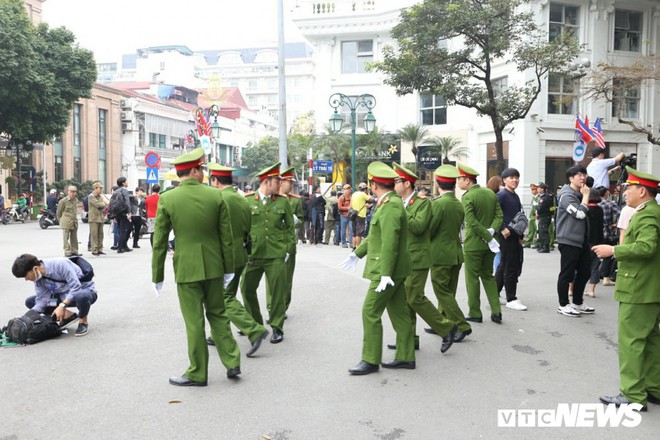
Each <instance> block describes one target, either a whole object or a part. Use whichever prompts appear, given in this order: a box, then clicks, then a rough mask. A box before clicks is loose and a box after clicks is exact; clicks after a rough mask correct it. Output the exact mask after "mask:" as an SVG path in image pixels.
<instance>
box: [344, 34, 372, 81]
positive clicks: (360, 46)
mask: <svg viewBox="0 0 660 440" xmlns="http://www.w3.org/2000/svg"><path fill="white" fill-rule="evenodd" d="M373 45H374V42H373V41H372V40H362V41H342V43H341V73H365V72H366V71H367V63H370V62H372V61H373V60H374V52H373Z"/></svg>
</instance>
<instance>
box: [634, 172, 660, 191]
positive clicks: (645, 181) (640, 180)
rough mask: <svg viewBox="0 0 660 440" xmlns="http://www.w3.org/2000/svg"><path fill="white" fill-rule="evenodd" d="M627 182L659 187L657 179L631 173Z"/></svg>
mask: <svg viewBox="0 0 660 440" xmlns="http://www.w3.org/2000/svg"><path fill="white" fill-rule="evenodd" d="M626 183H627V184H629V185H642V186H648V187H649V188H657V187H658V182H656V181H655V180H648V179H643V178H641V177H639V176H635V175H633V174H630V176H629V177H628V180H626Z"/></svg>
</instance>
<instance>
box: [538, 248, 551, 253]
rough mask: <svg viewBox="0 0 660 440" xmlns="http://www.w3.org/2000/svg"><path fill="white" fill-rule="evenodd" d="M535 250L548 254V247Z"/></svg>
mask: <svg viewBox="0 0 660 440" xmlns="http://www.w3.org/2000/svg"><path fill="white" fill-rule="evenodd" d="M536 252H538V253H539V254H549V253H550V249H537V250H536Z"/></svg>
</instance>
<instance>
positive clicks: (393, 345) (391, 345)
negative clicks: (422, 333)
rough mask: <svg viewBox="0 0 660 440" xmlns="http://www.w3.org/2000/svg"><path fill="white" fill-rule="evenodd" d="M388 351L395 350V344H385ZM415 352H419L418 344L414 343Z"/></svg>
mask: <svg viewBox="0 0 660 440" xmlns="http://www.w3.org/2000/svg"><path fill="white" fill-rule="evenodd" d="M387 348H389V349H390V350H396V344H387ZM415 350H419V342H415Z"/></svg>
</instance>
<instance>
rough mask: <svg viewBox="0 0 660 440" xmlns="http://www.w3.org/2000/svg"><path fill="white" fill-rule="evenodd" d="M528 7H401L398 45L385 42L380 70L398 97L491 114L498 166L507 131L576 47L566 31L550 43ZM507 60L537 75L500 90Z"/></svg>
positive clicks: (434, 2) (431, 2) (486, 0)
mask: <svg viewBox="0 0 660 440" xmlns="http://www.w3.org/2000/svg"><path fill="white" fill-rule="evenodd" d="M530 6H531V5H530V2H529V1H526V0H424V1H423V2H421V3H419V4H417V5H415V6H413V7H411V8H410V9H408V10H405V11H403V12H402V16H401V22H400V23H399V24H398V25H396V26H395V27H394V28H393V29H392V36H393V37H394V38H395V39H396V41H397V43H398V49H396V50H395V49H394V48H392V47H386V48H385V49H384V58H383V61H382V62H380V63H375V68H376V69H377V70H380V71H382V72H384V73H385V74H386V76H387V79H386V80H385V82H386V83H387V84H390V85H392V86H394V87H395V88H396V90H397V93H399V94H407V93H412V92H413V91H420V92H431V93H434V94H439V95H442V96H444V98H445V99H446V101H447V104H448V105H460V106H464V107H468V108H472V109H474V110H475V111H476V113H477V114H478V115H480V116H485V117H488V118H489V119H490V120H491V122H492V125H493V131H494V134H495V139H496V142H495V145H496V150H497V160H498V169H499V170H501V169H503V168H504V154H503V136H502V132H503V130H504V128H505V127H506V126H507V125H508V124H510V123H511V122H513V121H515V120H517V119H521V118H524V117H525V116H526V115H527V113H528V112H529V109H530V108H531V106H532V104H533V102H534V101H535V100H536V98H537V97H538V95H539V93H540V92H541V85H542V79H543V77H544V76H545V75H546V74H547V73H548V72H549V71H563V70H565V66H566V64H567V63H568V62H570V61H571V60H573V59H574V58H575V57H576V56H577V55H578V52H579V48H578V44H577V42H576V41H575V39H573V38H570V37H568V36H565V35H562V36H560V37H559V38H557V39H555V40H554V41H552V42H548V37H547V32H545V31H544V30H542V29H541V28H540V27H539V26H538V25H537V24H536V22H535V21H534V14H533V13H532V12H531V11H530ZM447 42H448V44H446V43H447ZM506 64H509V65H514V66H516V69H517V70H518V71H521V72H523V71H524V72H525V73H526V76H527V77H531V78H532V79H530V80H529V81H527V82H525V83H524V84H511V83H510V81H509V84H508V87H506V88H504V89H499V90H498V89H497V87H496V84H495V82H494V80H495V79H496V78H497V77H496V76H495V73H494V72H495V67H497V66H503V65H506Z"/></svg>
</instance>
